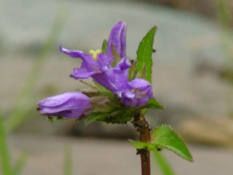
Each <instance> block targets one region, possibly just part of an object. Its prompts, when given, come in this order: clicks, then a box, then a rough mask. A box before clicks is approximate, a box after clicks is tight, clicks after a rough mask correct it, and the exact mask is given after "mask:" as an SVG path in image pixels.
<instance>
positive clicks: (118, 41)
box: [107, 21, 126, 58]
mask: <svg viewBox="0 0 233 175" xmlns="http://www.w3.org/2000/svg"><path fill="white" fill-rule="evenodd" d="M112 44H113V45H114V47H115V49H116V51H117V53H118V54H119V56H120V57H121V58H123V57H125V52H126V23H125V22H122V21H119V22H118V23H117V24H116V25H115V26H114V27H113V28H112V30H111V32H110V35H109V38H108V47H107V54H108V55H112V46H111V45H112Z"/></svg>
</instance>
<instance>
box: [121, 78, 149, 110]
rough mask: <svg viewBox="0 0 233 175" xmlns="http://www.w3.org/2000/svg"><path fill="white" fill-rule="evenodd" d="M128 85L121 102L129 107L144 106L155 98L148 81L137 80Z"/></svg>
mask: <svg viewBox="0 0 233 175" xmlns="http://www.w3.org/2000/svg"><path fill="white" fill-rule="evenodd" d="M127 85H128V87H127V89H125V90H124V91H123V92H122V94H121V101H122V102H123V103H124V104H126V105H127V106H133V107H138V106H142V105H145V104H146V103H147V102H148V101H149V100H150V99H151V98H153V92H152V88H151V84H150V83H149V82H148V81H146V80H144V79H140V78H135V79H134V80H132V81H131V82H128V83H127Z"/></svg>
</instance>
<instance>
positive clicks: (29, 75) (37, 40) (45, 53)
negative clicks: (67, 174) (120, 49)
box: [0, 0, 233, 175]
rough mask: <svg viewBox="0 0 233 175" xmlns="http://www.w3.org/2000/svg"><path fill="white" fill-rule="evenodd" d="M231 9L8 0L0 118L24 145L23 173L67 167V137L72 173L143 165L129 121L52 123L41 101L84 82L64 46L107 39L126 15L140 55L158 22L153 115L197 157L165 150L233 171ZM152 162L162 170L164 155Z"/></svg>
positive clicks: (1, 44)
mask: <svg viewBox="0 0 233 175" xmlns="http://www.w3.org/2000/svg"><path fill="white" fill-rule="evenodd" d="M232 17H233V1H232V0H215V1H213V0H202V1H201V0H186V1H182V0H138V1H136V0H128V1H124V0H118V1H117V0H115V1H114V0H111V1H105V0H92V1H91V0H89V1H88V0H86V1H84V0H68V1H62V0H49V1H38V0H34V1H29V0H19V1H16V0H7V1H6V0H2V1H0V53H1V54H0V61H1V62H0V81H1V83H0V85H1V87H0V108H1V113H2V116H3V117H2V118H3V120H2V121H0V122H2V123H3V124H4V132H5V134H6V135H7V136H8V137H7V143H8V145H9V146H8V148H9V149H10V151H9V152H10V157H11V159H12V160H11V162H13V163H14V162H17V161H16V159H17V157H18V156H19V155H20V154H21V151H22V150H26V152H27V153H28V156H27V157H28V158H27V160H26V164H25V167H24V168H23V170H22V174H25V175H29V174H33V175H40V174H51V175H53V174H56V175H60V174H62V173H63V161H64V147H65V146H66V145H67V144H68V145H70V146H71V147H72V157H73V164H74V166H73V170H74V174H84V175H98V174H101V175H105V174H113V175H115V174H126V173H127V174H140V166H139V157H137V156H136V154H135V150H134V149H133V147H132V146H131V145H130V144H129V143H128V141H127V139H137V133H136V132H135V131H134V128H133V127H132V126H131V125H130V124H129V125H123V126H118V125H106V124H103V123H92V124H90V125H87V124H86V123H85V122H77V121H70V120H65V121H64V120H62V121H55V122H53V123H50V122H49V121H47V119H46V117H44V116H41V115H40V114H39V112H37V111H36V107H37V105H36V103H37V102H38V101H39V100H41V99H43V98H46V97H48V96H52V95H56V94H60V93H63V92H70V91H75V90H79V89H83V88H85V86H84V85H83V84H81V83H80V82H79V81H76V80H74V79H71V78H69V74H70V73H71V72H72V69H73V68H74V67H79V66H80V63H81V61H80V60H78V59H73V58H70V57H68V56H66V55H64V54H62V53H60V51H59V46H60V45H62V46H64V47H66V48H68V49H70V50H73V49H76V50H83V51H85V52H88V51H89V50H90V49H93V50H96V49H99V48H100V47H101V44H102V41H103V39H107V38H108V34H109V31H110V30H111V27H112V26H113V25H114V24H115V23H116V22H117V21H119V20H122V21H126V22H127V55H128V56H129V57H130V58H132V59H133V58H135V57H136V50H137V47H138V44H139V42H140V40H141V39H142V37H143V36H144V35H145V34H146V32H147V31H148V30H149V29H150V28H151V27H153V26H154V25H156V26H157V27H158V30H157V33H156V36H155V43H154V48H155V49H156V50H157V51H156V53H155V54H154V55H153V63H154V64H153V89H154V94H155V96H156V98H157V100H158V101H159V102H160V103H161V104H162V105H164V106H165V107H166V109H165V110H151V111H149V112H148V116H147V118H148V120H149V121H150V122H151V127H152V128H155V127H156V126H158V125H161V124H170V125H172V126H173V128H174V129H175V130H176V131H177V132H178V133H179V135H180V136H181V137H182V138H183V139H184V140H185V141H186V142H187V143H188V145H189V146H190V150H191V152H192V154H193V157H194V160H195V162H194V163H188V162H185V161H184V160H180V158H177V157H176V156H175V155H173V153H169V152H166V151H165V155H166V157H167V158H168V159H169V162H170V163H171V165H172V167H173V168H174V170H175V172H176V174H178V175H185V174H190V175H192V174H200V175H202V174H203V175H204V174H213V175H215V174H216V175H217V174H223V175H231V174H232V172H233V168H232V166H231V163H232V161H233V151H232V146H233V30H232V26H233V18H232ZM90 164H91V165H92V166H91V167H90ZM76 165H77V166H76ZM0 168H1V167H0ZM153 172H154V174H156V173H158V174H159V171H158V169H157V168H156V165H155V166H154V168H153ZM0 173H1V172H0Z"/></svg>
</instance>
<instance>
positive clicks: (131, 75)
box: [129, 62, 137, 81]
mask: <svg viewBox="0 0 233 175" xmlns="http://www.w3.org/2000/svg"><path fill="white" fill-rule="evenodd" d="M136 65H137V62H133V63H132V66H131V67H130V68H129V81H131V80H133V79H134V78H135V77H136V75H137V69H136Z"/></svg>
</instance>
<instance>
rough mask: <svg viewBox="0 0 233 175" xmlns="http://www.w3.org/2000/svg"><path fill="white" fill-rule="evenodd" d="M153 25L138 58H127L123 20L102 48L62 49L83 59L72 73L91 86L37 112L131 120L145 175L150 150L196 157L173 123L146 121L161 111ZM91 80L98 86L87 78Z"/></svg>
mask: <svg viewBox="0 0 233 175" xmlns="http://www.w3.org/2000/svg"><path fill="white" fill-rule="evenodd" d="M156 30H157V27H153V28H152V29H151V30H150V31H149V32H148V33H147V34H146V35H145V37H144V38H143V39H142V41H141V43H140V44H139V48H138V50H137V58H136V60H130V59H129V58H128V57H127V56H126V23H125V22H122V21H119V22H118V23H116V24H115V25H114V27H113V28H112V30H111V32H110V35H109V38H108V40H104V42H103V45H102V49H101V50H97V51H93V50H90V52H89V54H87V53H84V52H82V51H78V50H68V49H66V48H64V47H62V46H61V47H60V51H61V52H62V53H64V54H66V55H69V56H71V57H73V58H80V59H82V65H81V67H80V68H74V69H73V73H72V74H70V77H72V78H74V79H78V80H80V81H81V82H83V83H84V84H85V85H87V86H88V87H89V88H90V90H85V91H82V92H68V93H64V94H60V95H56V96H53V97H49V98H46V99H44V100H41V101H40V102H39V103H38V110H39V111H40V112H41V114H43V115H47V116H48V117H49V118H51V117H52V116H55V117H57V118H69V119H70V118H75V119H79V120H80V119H83V118H87V120H88V122H93V121H101V122H106V123H113V124H116V123H117V124H122V123H127V122H131V123H132V124H133V126H134V127H135V128H136V129H137V131H138V132H139V133H140V141H130V142H131V143H132V145H133V146H134V147H136V149H137V150H138V151H137V153H138V154H140V156H141V166H142V175H149V174H150V151H157V150H161V149H162V148H165V149H169V150H171V151H173V152H175V153H177V154H178V155H180V156H181V157H183V158H185V159H187V160H189V161H192V156H191V154H190V153H189V150H188V149H187V147H186V146H185V144H184V143H183V141H182V140H181V139H180V138H179V137H178V136H177V134H176V133H175V132H174V131H173V130H172V129H171V127H170V126H160V127H157V128H156V129H155V130H153V131H152V132H151V129H150V126H149V124H148V122H147V121H146V119H145V114H146V112H147V109H149V108H154V109H162V108H163V106H162V105H160V104H159V103H158V102H157V101H156V99H155V97H154V95H153V92H152V87H151V80H152V78H151V74H152V53H153V51H154V49H153V42H154V35H155V32H156ZM87 78H92V80H93V84H89V83H87V82H85V81H83V80H82V79H87Z"/></svg>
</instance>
